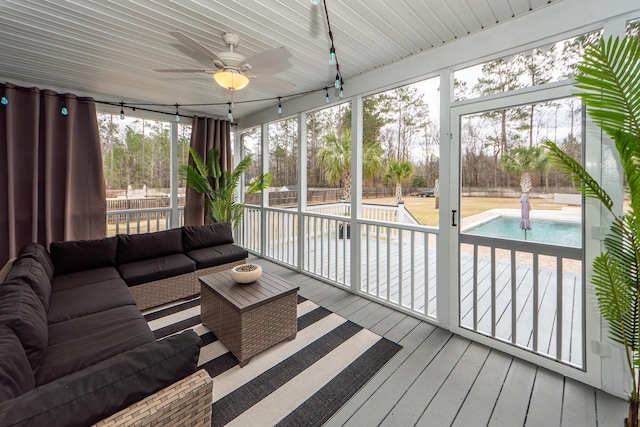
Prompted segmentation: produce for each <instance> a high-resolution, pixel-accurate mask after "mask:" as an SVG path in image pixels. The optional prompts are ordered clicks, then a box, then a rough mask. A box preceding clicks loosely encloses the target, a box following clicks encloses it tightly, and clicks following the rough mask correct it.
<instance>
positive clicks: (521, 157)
mask: <svg viewBox="0 0 640 427" xmlns="http://www.w3.org/2000/svg"><path fill="white" fill-rule="evenodd" d="M500 165H501V166H502V170H503V171H504V172H505V173H509V174H513V175H515V176H516V178H520V188H521V189H522V192H523V193H528V192H529V191H531V187H532V186H533V182H532V179H531V174H532V173H535V172H544V171H546V170H547V169H548V168H549V158H548V157H547V155H546V153H545V151H544V149H543V147H524V146H520V147H515V148H513V149H511V151H509V152H507V153H506V154H505V155H504V156H503V157H502V159H501V160H500Z"/></svg>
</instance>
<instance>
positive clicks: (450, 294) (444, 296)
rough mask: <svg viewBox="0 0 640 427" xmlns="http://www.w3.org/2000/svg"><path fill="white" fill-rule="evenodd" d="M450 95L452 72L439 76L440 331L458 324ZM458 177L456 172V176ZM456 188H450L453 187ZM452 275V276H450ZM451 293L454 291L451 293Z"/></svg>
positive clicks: (456, 195)
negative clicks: (452, 217) (456, 317)
mask: <svg viewBox="0 0 640 427" xmlns="http://www.w3.org/2000/svg"><path fill="white" fill-rule="evenodd" d="M452 93H453V73H452V72H451V69H447V70H443V71H442V72H441V73H440V171H439V172H440V173H439V179H440V181H439V185H440V192H439V194H440V196H439V197H440V199H439V201H440V205H439V209H440V212H439V227H438V228H439V229H440V234H439V236H438V267H437V268H438V272H437V281H436V295H437V297H436V309H437V312H438V322H439V323H440V325H441V326H442V327H443V328H448V327H449V326H450V325H451V324H452V323H453V324H457V319H454V318H452V316H457V314H456V312H457V310H456V309H455V307H456V306H457V301H454V299H455V297H456V295H457V294H458V293H457V291H456V289H457V288H458V281H459V280H458V277H457V274H456V272H457V271H458V268H459V266H458V247H457V246H458V235H457V234H458V227H453V226H452V225H451V215H452V210H456V211H457V212H456V219H457V223H458V224H460V207H459V206H458V204H459V200H460V194H459V193H460V189H459V188H457V187H458V184H457V182H458V180H455V179H454V180H452V179H451V174H452V173H453V171H454V170H455V171H457V170H458V161H459V160H458V158H457V156H452V152H451V141H452V132H451V126H452V124H451V94H452ZM456 173H457V172H456ZM454 185H455V186H456V188H453V186H454ZM452 273H453V274H452ZM452 289H453V291H452Z"/></svg>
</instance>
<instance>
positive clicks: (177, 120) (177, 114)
mask: <svg viewBox="0 0 640 427" xmlns="http://www.w3.org/2000/svg"><path fill="white" fill-rule="evenodd" d="M178 107H180V105H178V104H177V103H176V122H179V121H180V112H179V111H178Z"/></svg>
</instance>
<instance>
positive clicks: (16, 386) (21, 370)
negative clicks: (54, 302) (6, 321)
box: [0, 325, 36, 402]
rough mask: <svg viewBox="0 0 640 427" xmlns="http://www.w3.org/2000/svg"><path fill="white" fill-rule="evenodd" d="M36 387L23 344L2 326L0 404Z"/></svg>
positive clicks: (0, 341)
mask: <svg viewBox="0 0 640 427" xmlns="http://www.w3.org/2000/svg"><path fill="white" fill-rule="evenodd" d="M35 386H36V382H35V379H34V377H33V371H32V370H31V365H30V364H29V359H27V354H26V353H25V351H24V348H23V347H22V343H21V342H20V339H19V338H18V336H17V335H16V334H15V332H13V330H12V329H11V328H10V327H8V326H7V325H0V402H5V401H7V400H11V399H13V398H14V397H18V396H20V395H21V394H23V393H26V392H28V391H29V390H33V389H34V388H35Z"/></svg>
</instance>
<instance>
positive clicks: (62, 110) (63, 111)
mask: <svg viewBox="0 0 640 427" xmlns="http://www.w3.org/2000/svg"><path fill="white" fill-rule="evenodd" d="M60 112H61V113H62V115H63V116H66V115H68V114H69V110H68V109H67V107H62V109H61V110H60Z"/></svg>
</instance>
